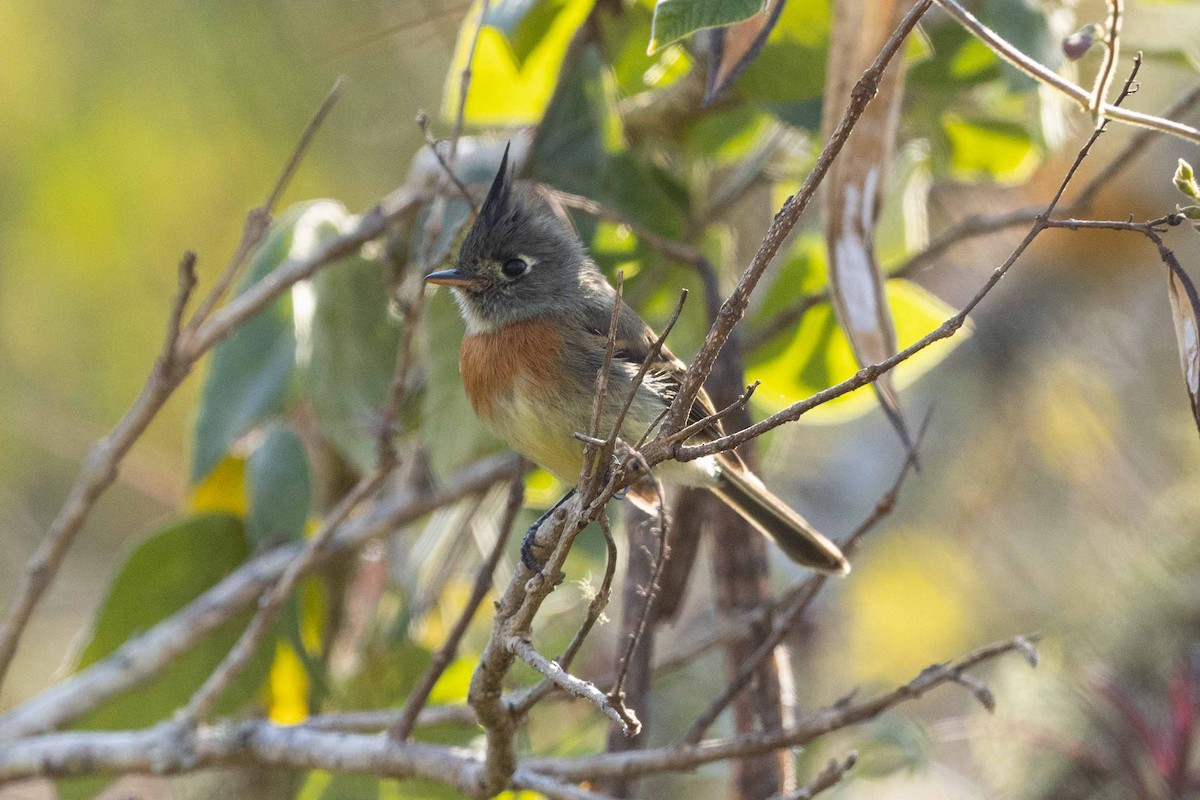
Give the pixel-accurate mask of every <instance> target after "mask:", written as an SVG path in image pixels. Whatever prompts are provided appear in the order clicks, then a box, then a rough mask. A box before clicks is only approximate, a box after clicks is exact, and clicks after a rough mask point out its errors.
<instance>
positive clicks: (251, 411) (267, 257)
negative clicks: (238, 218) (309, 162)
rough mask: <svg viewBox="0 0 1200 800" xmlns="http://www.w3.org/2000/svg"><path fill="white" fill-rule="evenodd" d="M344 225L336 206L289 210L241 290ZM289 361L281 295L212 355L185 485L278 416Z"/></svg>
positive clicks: (288, 303) (291, 351) (288, 316)
mask: <svg viewBox="0 0 1200 800" xmlns="http://www.w3.org/2000/svg"><path fill="white" fill-rule="evenodd" d="M349 219H350V216H349V214H347V213H346V210H345V209H344V208H343V207H342V206H341V205H340V204H338V203H334V202H332V201H329V200H319V201H315V202H311V203H303V204H300V205H296V206H292V207H291V208H289V209H288V210H287V211H285V212H283V213H282V214H281V215H280V216H279V218H278V219H277V220H276V221H275V222H274V223H273V224H272V225H271V228H270V230H269V231H268V232H267V236H266V239H265V240H264V241H263V243H262V244H261V245H260V246H259V247H258V249H257V250H256V251H255V252H254V255H253V256H252V258H251V261H250V266H249V269H248V270H247V272H246V275H245V277H244V278H243V279H242V284H241V289H240V291H245V289H246V288H247V287H249V286H252V285H254V284H255V283H257V282H258V280H259V279H260V278H262V277H263V276H264V275H266V274H268V273H269V272H271V271H272V270H274V269H275V268H276V267H278V266H279V265H280V264H282V263H283V262H284V261H286V260H287V259H289V258H297V257H301V256H304V255H306V254H308V253H310V252H312V250H313V248H314V247H316V245H317V244H319V243H320V241H322V240H323V239H325V238H327V237H328V236H332V235H336V234H337V233H338V232H339V231H340V230H341V229H342V227H343V226H344V225H345V224H347V222H348V221H349ZM295 363H296V336H295V333H294V329H293V319H292V295H291V293H288V292H285V293H284V294H282V295H281V296H280V297H279V298H278V299H276V300H275V302H273V303H271V304H270V305H269V306H267V307H266V308H264V309H263V310H262V311H260V312H259V313H257V314H255V315H254V316H253V317H251V318H250V319H248V320H247V321H246V322H245V323H244V324H242V325H241V326H240V327H238V329H237V330H236V331H234V333H233V334H232V335H231V336H230V337H229V338H228V339H226V340H225V341H223V342H221V343H220V344H218V345H217V346H216V347H215V348H214V349H213V357H212V364H211V366H210V368H209V371H208V375H207V376H205V380H204V386H203V388H202V389H201V392H200V408H199V412H198V414H197V417H196V428H195V436H194V445H193V449H192V470H191V473H192V475H191V477H192V483H198V482H199V481H201V480H202V479H203V478H204V477H205V476H206V475H208V473H209V472H211V471H212V469H213V467H215V466H216V465H217V462H219V461H220V460H221V457H222V456H224V455H225V453H226V452H227V451H228V450H229V447H230V446H231V445H232V444H233V443H234V441H236V440H237V439H238V437H240V436H241V435H243V434H244V433H246V431H248V430H249V429H250V428H252V427H253V426H254V425H255V424H257V423H258V422H260V421H262V420H263V419H265V418H267V417H270V416H275V415H277V414H279V412H280V411H282V410H283V405H284V398H285V396H286V395H287V390H288V386H289V384H290V382H291V378H292V372H293V368H294V367H295Z"/></svg>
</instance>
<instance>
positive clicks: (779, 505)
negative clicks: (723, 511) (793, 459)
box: [710, 459, 850, 575]
mask: <svg viewBox="0 0 1200 800" xmlns="http://www.w3.org/2000/svg"><path fill="white" fill-rule="evenodd" d="M739 461H740V459H739ZM717 464H718V467H717V475H716V483H715V485H712V486H711V487H710V491H712V493H713V494H715V495H716V496H717V497H719V498H720V499H721V500H722V501H723V502H724V503H725V504H726V505H727V506H729V507H730V508H732V509H733V510H734V511H736V512H738V513H739V514H741V515H742V517H744V518H745V519H746V521H747V522H749V523H750V524H751V525H753V526H754V527H755V528H757V529H758V530H759V531H760V532H761V533H763V534H764V535H766V536H768V537H769V538H771V539H772V540H774V542H775V543H776V544H777V545H779V547H780V549H782V550H783V552H785V553H787V555H788V558H790V559H792V560H793V561H795V562H796V563H797V564H802V565H804V566H806V567H813V568H814V569H819V570H821V571H823V572H837V573H841V574H843V575H844V574H846V573H848V572H849V571H850V562H849V561H847V560H846V557H845V556H844V555H842V551H841V550H839V549H838V546H837V545H836V544H834V543H833V542H831V541H829V540H828V539H827V538H825V537H824V536H822V535H821V534H820V533H818V532H817V531H816V529H815V528H813V526H812V525H809V524H808V522H807V521H806V520H805V519H804V517H802V516H800V515H799V514H797V513H796V512H795V511H793V510H792V509H791V508H789V507H788V506H787V504H785V503H784V502H783V501H782V500H780V499H779V498H778V497H776V496H775V495H773V494H771V492H770V491H768V489H767V487H766V486H763V483H762V481H760V480H759V479H758V478H757V477H756V476H755V475H754V474H753V473H752V472H750V471H749V470H748V469H746V468H745V467H744V466H742V465H741V464H740V463H735V462H732V461H726V460H724V459H721V460H719V461H718V462H717Z"/></svg>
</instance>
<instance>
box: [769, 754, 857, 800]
mask: <svg viewBox="0 0 1200 800" xmlns="http://www.w3.org/2000/svg"><path fill="white" fill-rule="evenodd" d="M857 763H858V753H857V752H855V751H853V750H851V751H850V752H849V753H847V754H846V757H845V758H843V759H842V760H841V761H838V760H837V759H836V758H832V759H830V760H829V763H828V764H826V765H825V769H823V770H821V773H820V774H819V775H817V777H816V778H815V779H814V780H813V782H812V783H810V784H808V785H807V786H804V787H802V788H800V789H797V790H796V791H794V792H784V793H783V794H777V795H775V796H774V797H771V798H768V800H812V799H813V798H814V797H816V796H817V795H819V794H820V793H821V792H823V791H825V790H826V789H831V788H833V787H834V786H837V785H838V784H839V783H841V782H842V778H844V777H846V773H847V772H849V771H850V770H852V769H853V768H854V765H855V764H857Z"/></svg>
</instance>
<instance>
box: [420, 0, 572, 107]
mask: <svg viewBox="0 0 1200 800" xmlns="http://www.w3.org/2000/svg"><path fill="white" fill-rule="evenodd" d="M594 2H595V0H566V2H558V3H556V2H550V1H549V0H541V2H535V3H516V4H510V3H501V4H500V9H501V16H499V17H496V22H495V24H497V25H501V26H503V27H493V23H492V12H491V11H490V10H489V12H488V23H489V24H486V25H484V26H483V28H482V29H479V15H480V13H481V9H482V4H481V3H479V2H477V3H476V4H475V5H474V6H473V7H472V9H471V13H470V14H468V15H467V17H466V19H465V20H464V21H463V24H462V27H461V28H460V29H459V33H458V42H457V44H456V45H455V49H454V58H453V61H452V62H451V65H450V70H449V71H448V72H447V73H446V87H445V90H444V92H443V95H442V115H443V116H444V117H445V118H446V119H447V120H453V119H455V118H456V117H457V116H458V109H459V105H460V98H461V96H462V71H463V68H464V67H465V66H466V65H467V59H468V57H469V56H470V53H471V45H472V42H473V41H474V39H475V32H476V30H477V29H479V41H478V43H477V45H476V49H475V58H474V60H473V61H472V62H471V82H470V87H469V89H468V91H467V102H466V105H465V107H464V118H465V120H466V121H467V122H468V123H470V124H473V125H524V124H530V123H534V122H537V121H538V120H539V119H541V116H542V113H543V112H544V111H545V110H546V106H547V104H548V103H549V102H550V97H551V95H552V94H553V92H554V87H555V84H557V82H558V74H559V71H560V67H561V65H562V60H563V56H564V55H565V54H566V52H567V46H568V45H569V44H570V42H571V39H572V37H574V35H575V31H576V30H578V28H579V26H580V24H582V23H583V20H584V19H585V18H586V17H587V15H588V12H590V11H591V9H592V5H593V4H594ZM510 5H511V6H512V8H513V9H515V11H516V12H520V13H514V14H513V15H512V16H505V15H504V11H505V10H506V9H507V8H508V7H509V6H510ZM518 6H519V7H520V8H518ZM529 14H536V17H530V18H531V19H534V21H535V23H536V24H532V25H530V26H529V27H528V28H523V27H522V25H521V22H520V21H519V19H518V18H522V19H523V18H525V16H526V15H529ZM505 30H508V31H509V32H510V35H512V36H513V37H514V38H513V40H512V41H510V39H509V38H508V37H507V36H506V35H505V32H504V31H505ZM523 31H528V33H527V34H525V33H523Z"/></svg>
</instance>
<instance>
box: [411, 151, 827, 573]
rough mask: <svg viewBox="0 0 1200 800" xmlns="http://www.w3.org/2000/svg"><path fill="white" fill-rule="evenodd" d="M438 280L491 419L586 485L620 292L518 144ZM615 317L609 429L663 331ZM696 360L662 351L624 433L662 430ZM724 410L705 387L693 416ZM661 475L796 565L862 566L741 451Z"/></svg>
mask: <svg viewBox="0 0 1200 800" xmlns="http://www.w3.org/2000/svg"><path fill="white" fill-rule="evenodd" d="M425 281H426V283H428V284H433V285H438V286H448V287H450V290H451V292H452V294H453V296H454V300H455V302H456V304H457V306H458V309H459V311H460V313H461V316H462V318H463V321H464V324H465V327H466V331H465V334H464V336H463V340H462V349H461V351H460V356H459V371H460V373H461V375H462V380H463V386H464V390H465V393H466V395H467V399H468V400H469V401H470V404H471V407H472V409H473V410H474V412H475V414H476V416H477V417H478V418H479V420H480V421H481V422H482V423H483V426H484V427H485V428H487V429H488V430H489V431H491V432H492V433H493V434H495V435H496V436H497V437H498V438H500V439H502V440H504V441H505V442H507V443H508V445H509V446H510V447H512V449H513V450H515V451H516V452H518V453H519V454H521V455H522V456H524V457H525V458H527V459H529V460H530V461H532V462H533V463H535V464H537V465H538V466H540V467H542V468H543V469H545V470H546V471H547V472H549V473H551V474H552V475H554V476H555V477H557V478H558V479H559V480H561V481H563V482H564V483H566V484H567V485H574V484H575V483H576V482H577V481H578V479H579V475H580V472H581V469H582V466H583V444H582V443H581V442H580V441H579V440H578V439H577V438H576V437H575V435H574V434H576V433H577V432H587V431H588V430H589V429H590V428H591V423H592V416H593V404H594V399H595V396H596V386H597V376H598V374H599V371H600V370H601V369H603V367H604V362H605V352H606V349H607V344H608V339H609V331H610V325H611V320H612V317H613V315H614V304H615V303H616V302H617V292H616V290H615V289H614V288H613V286H612V285H611V284H610V283H609V282H608V281H607V280H606V279H605V277H604V275H603V274H602V273H601V272H600V270H599V268H598V267H597V266H596V264H595V262H594V261H593V260H592V259H591V258H590V257H589V255H588V253H587V250H586V248H585V246H584V244H583V242H582V240H581V239H580V238H579V236H578V234H577V233H576V232H575V230H574V228H573V227H572V226H571V225H570V223H569V222H568V221H567V220H566V219H564V218H563V217H562V216H560V214H558V213H557V212H556V211H555V209H554V208H553V206H551V204H550V203H549V201H548V200H547V199H546V196H545V193H544V192H539V191H537V189H536V187H535V186H534V185H531V184H527V183H526V182H524V181H520V182H518V181H516V180H514V177H513V176H512V175H511V174H510V173H509V169H508V148H507V147H506V148H505V151H504V156H503V158H502V159H501V162H500V169H499V171H498V172H497V173H496V176H495V178H494V180H493V181H492V183H491V186H490V188H489V190H488V193H487V196H486V198H485V199H484V201H483V204H482V205H481V206H480V208H479V212H478V215H477V216H476V218H475V220H474V222H473V223H472V225H471V227H470V229H469V230H468V231H467V234H466V236H465V238H464V239H463V241H462V244H461V246H460V247H459V250H458V253H457V257H456V258H455V260H454V262H453V266H452V267H451V268H449V269H443V270H439V271H436V272H431V273H429V274H428V275H426V276H425ZM616 316H617V320H616V336H615V339H614V345H613V353H612V357H611V361H610V364H609V377H608V387H609V390H608V393H607V395H606V397H605V401H604V403H603V406H602V408H601V414H600V426H601V427H600V429H601V430H602V431H605V432H607V431H611V430H612V428H613V426H614V425H615V424H616V418H617V416H618V413H619V410H620V408H621V406H622V405H623V404H624V402H625V400H626V398H627V397H628V396H629V393H630V390H631V389H632V388H633V385H634V382H635V377H636V375H637V373H638V371H639V370H640V369H641V367H642V364H643V362H644V361H645V360H646V359H647V357H648V356H649V354H650V353H651V351H652V348H653V345H654V343H655V342H656V341H657V339H658V337H657V336H656V335H655V333H654V331H653V330H652V329H651V327H650V326H649V325H648V324H646V322H644V321H643V320H642V318H641V317H640V316H639V315H638V313H637V312H636V311H634V310H633V309H632V308H631V307H630V306H628V305H627V304H625V303H624V302H623V301H622V302H621V306H620V310H619V312H616ZM686 369H687V367H686V365H685V364H684V363H683V362H682V361H681V360H679V359H678V358H676V357H675V356H674V355H673V354H672V353H671V352H670V351H669V350H668V349H667V348H666V347H663V348H662V349H661V351H660V352H659V354H658V356H657V357H656V360H655V362H654V363H653V364H652V366H651V368H650V369H649V370H648V372H647V374H646V376H645V379H644V381H643V382H642V384H641V385H640V386H639V387H638V388H637V391H636V394H635V396H634V397H633V402H632V404H631V406H630V409H629V412H628V414H627V416H626V418H625V420H624V422H623V426H622V430H621V432H620V435H621V437H622V438H623V439H624V440H626V441H638V440H639V439H640V438H641V437H642V435H643V434H644V433H645V432H646V431H648V430H651V431H653V430H656V428H657V426H658V425H659V424H660V422H661V419H662V417H663V412H664V411H665V410H666V408H667V407H668V406H669V405H670V404H671V402H672V400H673V399H674V397H675V394H676V393H677V392H678V390H679V387H680V382H681V379H682V377H683V375H684V372H685V371H686ZM712 415H713V404H712V402H711V400H710V399H709V397H708V395H707V394H706V393H705V392H703V391H701V392H700V393H699V395H698V396H697V397H696V400H695V402H694V403H693V405H692V407H691V409H690V414H689V422H697V421H700V420H704V419H706V418H708V417H711V416H712ZM722 435H723V430H722V427H721V425H720V421H719V420H714V421H712V422H711V423H710V424H708V425H707V426H706V428H705V429H704V430H702V431H701V432H700V433H698V434H697V435H696V436H695V437H694V438H693V439H692V440H691V441H693V442H696V441H711V440H712V439H715V438H717V437H720V436H722ZM654 474H655V475H656V476H657V477H659V478H661V479H662V480H663V481H664V482H666V483H672V484H675V485H680V486H691V487H700V488H703V489H707V490H708V491H710V492H712V493H713V494H714V495H716V496H717V497H718V498H719V499H720V500H721V501H722V502H724V503H725V504H727V505H728V506H730V507H731V508H732V509H733V510H735V511H736V512H737V513H738V514H739V515H741V516H742V517H743V518H745V519H746V520H747V521H748V522H749V523H750V524H751V525H752V526H753V527H754V528H756V529H757V530H758V531H760V532H761V533H763V534H764V535H766V536H767V537H768V538H770V539H772V540H774V542H775V543H776V544H777V545H778V546H779V547H780V549H782V550H783V552H784V553H785V554H787V555H788V556H789V557H790V558H791V559H792V560H793V561H795V562H797V563H799V564H801V565H803V566H807V567H812V568H815V569H817V570H820V571H823V572H831V573H842V574H845V573H847V572H849V569H850V566H849V562H848V561H847V559H846V557H845V556H844V555H843V554H842V552H841V550H840V549H839V548H838V547H837V545H835V544H834V543H833V542H832V541H830V540H829V539H828V538H826V537H825V536H823V535H822V534H821V533H819V532H818V531H817V530H816V529H815V528H813V526H812V525H810V524H809V523H808V522H807V521H806V520H805V519H804V518H803V517H802V516H800V514H798V513H797V512H796V511H794V510H793V509H792V508H790V507H789V506H788V505H787V504H786V503H784V502H783V501H782V500H780V499H779V498H778V497H776V496H775V495H774V494H772V493H771V492H770V491H769V490H768V489H767V488H766V486H765V485H764V484H763V482H762V480H761V479H760V478H759V477H758V476H757V475H755V474H754V473H753V472H752V471H751V470H750V469H749V468H748V467H747V466H746V464H745V462H744V461H743V460H742V459H741V458H740V457H739V456H737V455H736V454H735V453H733V452H732V451H727V452H723V453H719V454H717V455H711V456H705V457H702V458H698V459H695V460H692V461H687V462H676V461H666V462H663V463H661V464H659V465H656V466H655V468H654ZM567 496H568V497H569V496H570V495H569V494H568V495H567ZM628 496H629V499H630V500H631V501H632V502H634V504H635V505H639V506H641V507H643V509H644V510H646V511H648V512H650V513H653V511H654V505H653V504H654V498H655V494H654V493H653V492H650V493H646V492H642V491H637V487H636V486H635V487H633V490H632V491H630V492H629V495H628ZM565 499H566V498H564V501H565ZM559 502H560V504H561V503H562V502H563V501H559ZM552 510H553V509H552ZM547 513H549V512H547ZM536 528H537V523H535V525H534V527H532V528H530V534H527V536H526V544H525V546H523V548H522V558H523V560H524V561H525V563H526V566H529V567H530V568H531V569H535V570H537V569H538V567H537V563H536V559H535V558H533V557H532V547H531V545H532V535H531V534H532V533H533V531H535V530H536Z"/></svg>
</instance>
